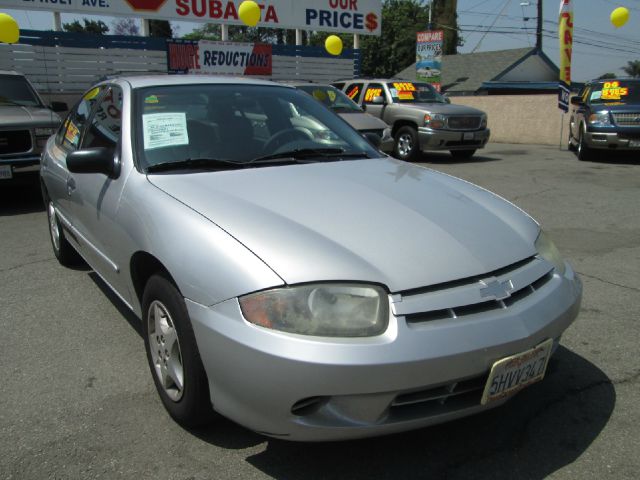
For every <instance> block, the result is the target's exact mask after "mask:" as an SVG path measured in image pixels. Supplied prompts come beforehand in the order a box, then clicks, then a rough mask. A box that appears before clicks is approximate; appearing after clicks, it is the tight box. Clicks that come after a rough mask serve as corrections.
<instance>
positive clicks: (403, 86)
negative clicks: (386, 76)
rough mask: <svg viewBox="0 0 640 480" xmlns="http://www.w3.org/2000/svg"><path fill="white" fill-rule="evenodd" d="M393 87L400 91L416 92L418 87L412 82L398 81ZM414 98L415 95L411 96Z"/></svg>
mask: <svg viewBox="0 0 640 480" xmlns="http://www.w3.org/2000/svg"><path fill="white" fill-rule="evenodd" d="M393 88H395V89H396V90H398V91H399V92H415V91H416V87H415V86H414V85H413V83H411V82H396V83H394V84H393ZM411 98H413V96H412V97H411Z"/></svg>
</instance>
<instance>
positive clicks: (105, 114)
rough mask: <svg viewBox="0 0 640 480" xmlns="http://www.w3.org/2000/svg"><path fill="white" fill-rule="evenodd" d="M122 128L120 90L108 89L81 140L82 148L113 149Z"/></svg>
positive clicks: (114, 87) (115, 88) (115, 87)
mask: <svg viewBox="0 0 640 480" xmlns="http://www.w3.org/2000/svg"><path fill="white" fill-rule="evenodd" d="M121 126H122V89H120V87H117V86H113V87H111V88H109V90H108V91H107V92H106V93H105V94H104V95H103V96H102V99H101V100H100V103H99V104H98V105H97V107H96V111H95V113H94V115H93V117H92V119H91V123H90V124H89V127H88V128H87V131H86V132H85V134H84V137H83V138H82V148H93V147H107V148H112V149H115V147H116V145H117V143H118V141H119V139H120V129H121Z"/></svg>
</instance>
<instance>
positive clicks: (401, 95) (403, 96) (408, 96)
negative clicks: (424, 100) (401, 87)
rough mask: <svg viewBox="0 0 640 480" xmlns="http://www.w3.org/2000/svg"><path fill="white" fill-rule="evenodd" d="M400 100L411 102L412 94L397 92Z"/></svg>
mask: <svg viewBox="0 0 640 480" xmlns="http://www.w3.org/2000/svg"><path fill="white" fill-rule="evenodd" d="M398 98H399V99H400V100H413V92H398Z"/></svg>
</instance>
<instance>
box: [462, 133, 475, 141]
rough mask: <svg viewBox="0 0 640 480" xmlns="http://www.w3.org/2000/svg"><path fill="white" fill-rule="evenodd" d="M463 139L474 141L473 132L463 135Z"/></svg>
mask: <svg viewBox="0 0 640 480" xmlns="http://www.w3.org/2000/svg"><path fill="white" fill-rule="evenodd" d="M462 139H463V140H473V132H469V133H463V134H462Z"/></svg>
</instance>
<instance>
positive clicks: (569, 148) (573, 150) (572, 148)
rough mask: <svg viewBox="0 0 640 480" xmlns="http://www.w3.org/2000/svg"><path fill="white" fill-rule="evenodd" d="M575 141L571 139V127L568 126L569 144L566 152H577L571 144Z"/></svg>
mask: <svg viewBox="0 0 640 480" xmlns="http://www.w3.org/2000/svg"><path fill="white" fill-rule="evenodd" d="M574 141H575V139H574V138H573V133H571V125H569V142H568V145H567V150H569V151H570V152H575V151H576V150H577V148H576V146H575V145H574V144H573V142H574Z"/></svg>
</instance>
